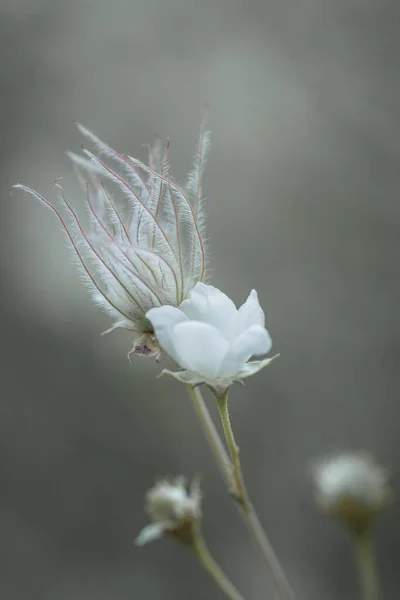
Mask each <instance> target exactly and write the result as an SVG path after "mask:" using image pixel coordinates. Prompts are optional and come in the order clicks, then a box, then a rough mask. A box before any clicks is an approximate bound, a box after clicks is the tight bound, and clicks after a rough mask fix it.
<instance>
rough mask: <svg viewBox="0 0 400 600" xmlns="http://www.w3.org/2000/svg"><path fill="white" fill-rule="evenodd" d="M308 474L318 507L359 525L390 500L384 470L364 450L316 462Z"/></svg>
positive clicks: (350, 523) (386, 476)
mask: <svg viewBox="0 0 400 600" xmlns="http://www.w3.org/2000/svg"><path fill="white" fill-rule="evenodd" d="M312 475H313V478H314V483H315V486H316V491H317V500H318V502H319V504H320V506H321V508H322V509H323V510H324V511H325V512H327V513H329V514H331V515H332V516H335V517H337V518H339V519H341V520H342V521H345V522H346V524H347V525H350V526H352V527H353V528H354V527H357V528H361V529H362V528H363V527H364V526H365V525H366V524H368V523H369V522H370V520H371V519H372V518H373V517H374V516H375V515H376V514H377V513H378V512H380V511H381V510H382V509H383V508H384V507H385V506H386V505H387V504H388V503H389V502H390V499H391V490H390V488H389V484H388V471H387V469H385V468H383V467H381V466H380V465H379V464H377V463H376V462H375V460H374V459H373V458H372V457H371V456H370V455H368V454H365V453H355V452H353V453H343V454H338V455H337V456H333V457H330V458H325V459H322V460H320V461H318V462H316V463H315V464H314V466H313V468H312Z"/></svg>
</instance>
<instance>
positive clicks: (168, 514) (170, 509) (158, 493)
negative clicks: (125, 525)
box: [136, 477, 201, 546]
mask: <svg viewBox="0 0 400 600" xmlns="http://www.w3.org/2000/svg"><path fill="white" fill-rule="evenodd" d="M200 505H201V492H200V487H199V483H198V481H194V482H193V483H192V485H191V487H190V491H189V493H188V491H187V489H186V480H185V478H184V477H177V478H176V479H174V480H172V481H168V480H163V481H160V482H159V483H157V484H156V485H155V486H154V487H153V488H152V489H151V490H150V491H149V492H148V493H147V498H146V511H147V513H148V515H149V517H150V520H151V523H150V525H147V526H146V527H145V528H144V529H142V531H141V532H140V534H139V536H138V537H137V539H136V544H137V545H138V546H143V545H144V544H147V543H148V542H151V541H153V540H155V539H158V538H160V537H163V536H164V535H168V536H170V537H173V538H175V539H178V540H179V541H181V542H183V543H190V542H191V540H192V538H193V532H194V528H195V526H196V524H197V523H198V521H199V520H200V518H201V506H200Z"/></svg>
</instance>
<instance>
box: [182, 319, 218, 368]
mask: <svg viewBox="0 0 400 600" xmlns="http://www.w3.org/2000/svg"><path fill="white" fill-rule="evenodd" d="M173 341H174V345H175V352H176V355H177V356H178V359H179V360H178V364H179V365H180V366H181V367H184V368H185V369H189V370H191V371H196V372H197V373H200V374H201V375H204V376H206V377H215V375H216V374H217V373H218V371H219V367H220V365H221V362H222V360H223V358H224V356H225V354H226V353H227V352H228V349H229V343H228V342H227V341H226V340H225V339H224V338H223V337H222V335H221V333H220V332H219V331H218V329H217V328H216V327H213V326H212V325H209V324H208V323H200V322H198V321H186V322H183V323H178V325H175V327H174V328H173Z"/></svg>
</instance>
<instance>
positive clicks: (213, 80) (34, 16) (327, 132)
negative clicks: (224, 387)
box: [0, 0, 400, 600]
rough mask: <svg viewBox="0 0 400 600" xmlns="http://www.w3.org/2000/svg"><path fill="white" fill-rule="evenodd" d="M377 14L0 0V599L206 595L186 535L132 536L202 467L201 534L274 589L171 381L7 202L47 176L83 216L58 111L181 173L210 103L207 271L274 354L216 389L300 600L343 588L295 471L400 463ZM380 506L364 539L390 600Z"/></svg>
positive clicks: (397, 333) (254, 1) (390, 201)
mask: <svg viewBox="0 0 400 600" xmlns="http://www.w3.org/2000/svg"><path fill="white" fill-rule="evenodd" d="M399 21H400V5H399V3H398V2H397V1H395V0H364V1H361V0H281V1H280V2H278V3H277V2H274V1H272V0H268V1H266V0H247V1H246V2H245V1H244V0H241V1H240V0H203V1H202V2H194V1H191V0H129V1H128V0H113V1H112V2H105V1H104V0H69V1H68V2H61V0H0V72H1V96H0V106H1V111H0V115H1V116H0V120H1V139H0V173H1V179H0V187H1V210H2V217H1V237H0V243H1V259H2V260H1V278H2V279H1V300H0V302H1V312H0V315H1V338H0V339H1V354H2V356H1V363H0V365H1V366H0V369H1V373H0V385H1V404H0V448H1V450H0V478H1V479H0V523H1V526H0V532H1V534H0V552H1V558H0V564H1V567H0V595H1V597H2V598H4V599H5V600H23V599H29V600H39V599H40V600H92V599H93V600H111V599H112V600H125V599H128V598H146V599H149V600H156V599H157V600H158V599H168V598H171V599H175V598H188V597H191V598H193V599H194V600H203V599H204V598H206V597H207V598H220V597H222V596H221V595H220V592H219V591H218V590H216V589H214V587H213V584H212V582H211V581H209V579H208V578H207V577H206V576H205V575H204V574H203V573H202V571H201V569H200V567H199V566H198V565H197V564H196V562H195V561H194V559H193V557H192V556H190V555H189V554H187V553H186V552H185V551H184V549H182V548H180V547H178V546H175V545H173V544H172V543H171V542H168V541H161V542H159V543H155V544H153V545H151V546H149V547H147V548H145V549H141V550H139V549H137V548H135V547H134V545H133V543H132V540H133V539H134V537H135V535H136V534H137V533H138V531H139V530H140V528H141V527H142V526H143V525H144V524H145V523H146V517H145V515H144V513H143V510H142V505H143V496H144V493H145V491H146V489H147V488H148V487H150V486H151V485H152V483H153V480H154V476H156V475H160V474H166V473H169V474H175V473H186V474H187V475H189V476H191V475H194V474H196V473H202V474H203V485H204V490H205V495H206V497H205V522H204V527H205V533H206V536H207V538H208V540H209V543H210V546H211V547H212V549H213V551H214V552H215V554H216V556H217V557H218V558H219V560H220V562H221V563H222V565H223V566H224V568H226V569H227V570H229V571H230V573H231V574H232V576H233V578H234V580H235V582H236V583H237V585H238V586H240V588H241V590H243V593H244V594H245V595H246V596H247V597H248V598H272V597H273V596H272V592H271V590H270V588H269V587H268V585H267V583H266V578H265V576H264V573H263V570H262V565H261V563H260V560H259V558H258V556H257V554H256V552H255V550H254V548H253V547H252V545H251V543H250V542H249V541H248V539H247V537H246V534H245V531H244V530H243V527H242V524H241V523H240V522H239V521H238V520H237V514H236V511H235V510H234V508H233V507H232V506H231V504H230V501H229V499H228V498H227V497H226V494H225V490H224V487H223V485H222V484H221V482H220V480H219V476H218V473H217V471H216V468H215V466H214V463H213V461H212V459H211V457H210V454H209V452H208V448H207V447H206V444H205V441H204V440H203V437H202V435H201V433H200V431H199V428H198V424H197V422H196V419H195V417H194V414H193V413H192V410H191V406H190V403H189V401H188V399H187V397H186V395H185V390H184V388H183V387H181V386H180V385H179V384H178V383H177V382H175V381H173V380H171V381H170V380H168V379H165V380H164V379H163V380H159V379H156V374H157V373H158V371H159V366H157V365H155V364H152V363H150V362H149V361H147V362H146V361H145V360H141V359H135V360H134V361H133V364H132V366H131V365H130V364H129V363H128V361H127V360H126V353H127V350H128V349H129V348H130V342H131V340H130V337H129V335H127V334H124V333H118V332H117V333H114V334H113V335H111V336H108V337H105V338H101V337H100V335H99V334H100V332H101V331H103V330H104V329H106V328H107V327H108V326H109V324H110V321H109V319H108V318H107V316H105V315H103V314H102V313H101V312H100V311H99V310H98V309H96V308H93V307H92V305H91V303H90V300H89V298H88V294H87V293H86V290H85V288H84V286H83V285H82V283H81V282H80V280H79V277H78V276H77V274H76V272H75V269H74V267H73V266H72V264H71V261H70V257H69V255H68V252H67V250H66V248H65V242H64V239H63V236H62V235H61V234H60V228H59V226H58V224H57V223H56V221H55V219H54V218H52V216H51V214H50V213H49V212H46V211H45V210H44V209H43V208H41V207H40V206H38V205H37V204H36V203H35V202H34V201H33V200H32V199H30V198H29V197H26V196H24V195H23V194H21V193H19V192H18V193H16V192H14V193H13V194H12V196H10V194H9V189H10V187H11V185H12V184H13V183H16V182H23V183H25V184H27V185H30V186H32V187H34V188H36V189H37V190H38V191H40V192H42V193H43V194H45V195H47V196H48V197H52V198H54V197H55V190H54V187H53V182H54V180H55V179H56V178H57V177H60V176H63V178H64V181H63V185H64V187H65V189H66V190H67V193H68V196H69V197H70V198H72V199H74V201H76V202H77V203H78V204H79V198H78V187H77V185H76V183H75V179H74V176H73V173H72V170H71V168H70V167H69V165H68V161H67V159H66V157H65V155H64V152H65V151H66V150H67V149H72V150H79V148H80V145H81V143H82V139H81V137H80V135H79V133H78V132H77V130H76V128H75V126H74V121H80V122H82V123H84V124H85V125H86V126H87V127H89V128H91V129H93V130H94V131H95V132H96V133H97V134H98V135H99V136H100V137H102V138H103V139H105V140H107V141H108V143H109V144H111V145H112V146H114V147H116V148H118V150H119V151H121V152H129V153H130V154H131V155H134V156H138V157H139V158H144V157H145V149H144V148H143V146H142V144H143V142H148V141H152V140H153V139H154V137H155V135H156V134H158V135H160V136H163V137H170V139H171V158H172V161H173V172H174V174H175V175H176V176H177V177H178V178H180V179H182V178H183V177H184V176H185V174H186V172H187V170H188V169H189V167H190V157H191V155H192V154H193V151H194V148H195V144H196V138H197V134H198V130H199V124H200V121H201V118H202V115H203V110H204V106H205V103H206V102H209V104H210V119H209V121H210V126H211V128H212V130H213V149H212V153H211V157H210V161H209V164H208V167H207V171H206V177H205V192H206V195H207V197H208V200H207V213H208V231H209V237H210V241H211V247H212V255H213V260H212V269H213V282H214V283H215V284H216V285H217V286H218V287H221V288H222V289H224V290H225V291H226V292H227V293H228V294H229V295H231V296H232V297H233V298H234V299H235V301H236V302H237V303H240V302H242V301H243V300H244V299H245V297H246V295H247V294H248V292H249V290H250V289H251V288H252V287H256V289H257V290H258V292H259V295H260V298H261V302H262V304H263V306H264V307H265V309H266V313H267V320H268V326H269V329H270V331H271V333H272V335H273V338H274V342H275V349H276V350H277V351H279V352H280V353H281V358H280V359H279V360H278V361H276V362H275V363H274V364H273V365H272V366H271V367H270V368H269V369H267V370H266V371H264V372H262V373H261V374H259V375H257V376H256V377H254V378H253V379H252V380H249V381H248V384H247V385H246V387H245V388H241V387H237V388H236V389H235V390H234V393H233V394H232V401H231V414H232V419H233V423H234V425H235V429H236V432H237V438H238V440H239V441H240V444H241V446H242V459H243V463H244V467H245V471H246V473H247V478H248V484H249V488H250V491H251V494H252V496H253V499H254V503H255V505H256V507H257V509H258V510H259V513H260V516H261V518H262V520H263V522H264V523H265V525H266V527H267V530H268V532H269V535H270V538H271V541H272V542H273V544H274V546H275V548H276V551H277V553H278V555H279V556H280V558H281V561H282V563H283V565H284V567H285V569H286V571H287V574H288V577H289V579H290V580H291V582H292V584H293V586H294V587H295V589H296V590H297V593H298V598H299V599H302V598H304V599H306V598H307V599H308V600H317V599H320V598H324V599H326V600H334V599H338V598H340V599H342V600H346V599H348V600H350V599H353V598H356V597H357V594H358V588H357V578H356V572H355V567H354V560H353V556H352V553H351V545H350V542H349V540H348V538H347V536H346V534H345V533H344V532H343V531H342V530H341V529H340V528H339V527H337V526H336V525H334V524H333V523H331V522H328V521H325V520H324V518H323V517H322V516H321V515H319V514H318V513H317V511H316V510H315V508H314V504H313V499H312V490H311V486H310V482H309V479H308V474H307V469H308V464H309V461H310V459H312V458H314V457H316V456H319V455H321V454H324V453H326V452H327V451H332V450H338V449H341V448H345V449H368V450H371V451H373V452H374V453H375V454H376V455H377V456H378V458H379V459H380V460H381V461H383V462H384V463H386V464H388V465H389V466H390V467H391V468H393V471H394V473H396V470H398V469H399V467H400V456H399V414H400V411H399V407H398V403H399V397H398V388H399V382H400V373H399V359H400V329H399V327H400V323H399V303H400V282H399V273H398V252H399V233H400V203H399V189H400V169H399V164H400V141H399V138H400V136H399V133H400V108H399V107H400V80H399V76H398V65H399V53H400V41H399V35H398V33H399V25H398V24H399ZM208 401H209V403H210V405H211V406H212V401H211V399H209V400H208ZM396 479H397V478H396V475H395V476H394V485H395V487H396ZM399 518H400V514H399V510H398V509H397V508H396V507H394V508H393V509H392V510H391V512H390V513H388V514H387V515H386V516H385V517H384V518H383V519H382V520H381V522H380V524H379V527H378V529H377V536H376V537H377V545H378V550H379V566H380V569H381V575H382V580H383V588H384V597H385V598H393V599H394V598H397V597H398V595H399V592H400V581H399V577H398V567H399V565H398V556H399V555H400V540H399V532H400V527H399V523H400V521H399Z"/></svg>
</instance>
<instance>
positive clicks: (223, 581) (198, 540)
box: [192, 531, 244, 600]
mask: <svg viewBox="0 0 400 600" xmlns="http://www.w3.org/2000/svg"><path fill="white" fill-rule="evenodd" d="M192 549H193V551H194V553H195V554H196V556H197V558H198V559H199V560H200V562H201V564H202V565H203V567H204V568H205V570H206V571H207V572H208V573H209V574H210V575H211V577H212V578H213V579H214V581H215V583H216V584H217V585H218V587H219V588H220V589H221V590H222V591H223V592H224V594H225V596H226V597H227V598H229V600H244V599H243V596H242V595H241V594H240V592H238V590H237V589H236V588H235V586H234V585H233V584H232V583H231V581H230V580H229V579H228V577H227V576H226V575H225V573H224V572H223V571H222V569H221V567H220V566H219V565H218V563H217V562H216V561H215V559H214V558H213V556H212V555H211V553H210V551H209V549H208V548H207V545H206V543H205V541H204V538H203V536H202V535H201V533H200V532H199V531H198V532H197V533H196V535H195V536H193V542H192Z"/></svg>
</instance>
